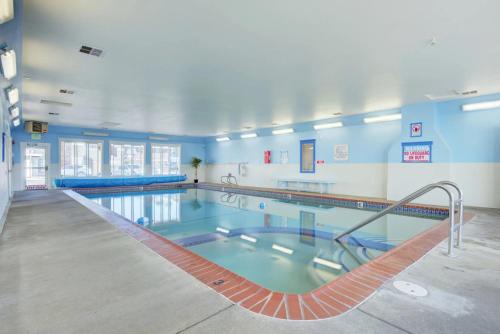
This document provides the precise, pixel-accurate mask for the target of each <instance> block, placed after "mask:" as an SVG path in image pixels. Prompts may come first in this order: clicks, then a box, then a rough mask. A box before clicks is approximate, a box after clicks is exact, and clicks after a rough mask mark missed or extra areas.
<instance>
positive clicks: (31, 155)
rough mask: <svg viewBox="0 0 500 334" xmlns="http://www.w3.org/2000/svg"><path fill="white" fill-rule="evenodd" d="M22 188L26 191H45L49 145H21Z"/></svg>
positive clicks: (46, 186) (47, 183) (47, 181)
mask: <svg viewBox="0 0 500 334" xmlns="http://www.w3.org/2000/svg"><path fill="white" fill-rule="evenodd" d="M21 149H22V154H23V160H22V161H23V172H24V188H25V189H26V190H42V189H47V188H48V185H49V157H50V154H49V153H50V144H48V143H23V145H22V147H21Z"/></svg>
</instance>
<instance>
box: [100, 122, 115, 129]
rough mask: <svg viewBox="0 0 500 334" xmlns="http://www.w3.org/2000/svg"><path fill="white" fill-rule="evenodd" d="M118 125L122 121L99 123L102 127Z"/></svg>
mask: <svg viewBox="0 0 500 334" xmlns="http://www.w3.org/2000/svg"><path fill="white" fill-rule="evenodd" d="M118 125H120V123H116V122H102V123H99V125H98V126H99V127H100V128H114V127H117V126H118Z"/></svg>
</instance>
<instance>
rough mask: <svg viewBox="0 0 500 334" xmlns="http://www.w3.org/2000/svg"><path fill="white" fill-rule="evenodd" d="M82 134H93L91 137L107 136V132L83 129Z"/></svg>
mask: <svg viewBox="0 0 500 334" xmlns="http://www.w3.org/2000/svg"><path fill="white" fill-rule="evenodd" d="M82 135H84V136H93V137H108V136H109V133H105V132H91V131H84V132H82Z"/></svg>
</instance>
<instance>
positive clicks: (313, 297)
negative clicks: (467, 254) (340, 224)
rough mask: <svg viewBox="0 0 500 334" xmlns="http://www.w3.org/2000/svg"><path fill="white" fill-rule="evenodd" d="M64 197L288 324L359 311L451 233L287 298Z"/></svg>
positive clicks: (439, 231)
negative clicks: (388, 281)
mask: <svg viewBox="0 0 500 334" xmlns="http://www.w3.org/2000/svg"><path fill="white" fill-rule="evenodd" d="M65 193H66V194H67V195H68V196H70V197H72V198H73V199H75V200H76V201H78V202H80V203H81V204H82V205H84V206H85V207H87V208H88V209H90V210H92V211H93V212H95V213H96V214H98V215H99V216H101V217H102V218H104V219H106V220H107V221H108V222H110V223H112V224H113V225H115V226H116V227H117V228H118V229H120V230H121V231H123V232H125V233H127V234H129V235H130V236H132V237H133V238H135V239H136V240H137V241H139V242H141V243H143V244H144V245H146V246H147V247H149V248H150V249H151V250H153V251H154V252H156V253H157V254H159V255H160V256H162V257H164V258H165V259H167V260H168V261H170V262H172V263H173V264H175V265H176V266H178V267H179V268H181V269H182V270H184V271H185V272H187V273H189V274H191V275H192V276H193V277H195V278H197V279H198V280H199V281H201V282H202V283H204V284H206V285H207V286H208V287H210V288H212V289H213V290H215V291H217V292H218V293H220V294H222V295H224V296H225V297H226V298H228V299H229V300H230V301H231V302H233V303H235V304H237V305H239V306H241V307H243V308H246V309H248V310H250V311H252V312H255V313H260V314H262V315H265V316H268V317H274V318H279V319H288V320H317V319H325V318H330V317H335V316H338V315H340V314H343V313H345V312H347V311H349V310H351V309H353V308H355V307H357V306H358V305H359V304H360V303H362V302H363V301H364V300H365V299H366V298H367V297H369V296H370V295H371V294H373V293H374V292H375V291H376V290H377V289H378V288H379V287H380V286H381V285H382V284H384V283H385V282H386V281H387V280H389V279H391V278H392V277H394V276H395V275H397V274H399V273H400V272H401V271H403V270H405V269H406V268H407V267H409V266H410V265H412V264H413V263H414V262H415V261H417V260H418V259H420V258H421V257H422V256H423V255H425V254H426V253H427V252H429V251H430V250H431V249H432V248H433V247H435V246H436V245H437V244H438V243H440V242H441V241H443V240H444V239H446V238H447V236H448V231H449V222H448V220H447V219H446V220H444V221H442V222H441V223H439V224H437V225H436V226H434V227H432V228H430V229H428V230H426V231H424V232H423V233H421V234H419V235H417V236H415V237H414V238H412V239H410V240H408V241H406V242H404V243H403V244H401V245H399V246H397V247H395V248H393V249H391V250H390V251H388V252H387V253H385V254H383V255H382V256H379V257H378V258H376V259H374V260H372V261H370V262H369V263H366V264H363V265H361V266H359V267H358V268H356V269H354V270H352V271H350V272H348V273H346V274H344V275H342V276H340V277H339V278H337V279H335V280H333V281H332V282H330V283H327V284H325V285H323V286H321V287H319V288H317V289H315V290H313V291H311V292H310V293H304V294H289V293H281V292H276V291H271V290H268V289H266V288H264V287H262V286H259V285H257V284H255V283H253V282H251V281H249V280H247V279H245V278H244V277H241V276H239V275H237V274H235V273H233V272H231V271H229V270H227V269H225V268H223V267H221V266H219V265H217V264H215V263H213V262H211V261H208V260H206V259H204V258H203V257H201V256H199V255H198V254H195V253H193V252H191V251H190V250H189V249H186V248H184V247H182V246H179V245H177V244H175V243H174V242H172V241H170V240H167V239H166V238H164V237H162V236H159V235H157V234H155V233H154V232H152V231H150V230H148V229H146V228H143V227H141V226H139V225H137V224H134V223H132V222H130V221H128V220H127V219H124V218H123V217H121V216H119V215H117V214H115V213H114V212H112V211H110V210H108V209H107V208H104V207H102V206H100V205H98V204H96V203H95V202H93V201H91V200H89V199H87V198H85V197H83V196H81V195H80V194H78V193H75V192H74V191H72V190H65ZM471 218H472V214H470V213H465V214H464V220H465V221H468V220H470V219H471Z"/></svg>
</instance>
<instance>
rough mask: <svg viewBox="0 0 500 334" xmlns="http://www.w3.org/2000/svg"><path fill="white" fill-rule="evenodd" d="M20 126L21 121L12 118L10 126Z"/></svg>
mask: <svg viewBox="0 0 500 334" xmlns="http://www.w3.org/2000/svg"><path fill="white" fill-rule="evenodd" d="M20 124H21V119H19V117H18V118H14V119H13V120H12V125H14V126H19V125H20Z"/></svg>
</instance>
